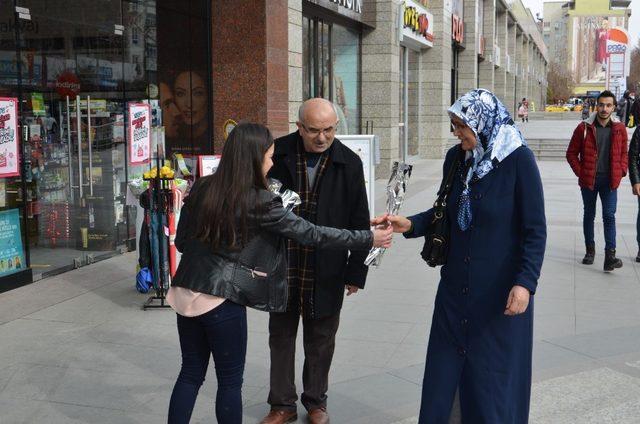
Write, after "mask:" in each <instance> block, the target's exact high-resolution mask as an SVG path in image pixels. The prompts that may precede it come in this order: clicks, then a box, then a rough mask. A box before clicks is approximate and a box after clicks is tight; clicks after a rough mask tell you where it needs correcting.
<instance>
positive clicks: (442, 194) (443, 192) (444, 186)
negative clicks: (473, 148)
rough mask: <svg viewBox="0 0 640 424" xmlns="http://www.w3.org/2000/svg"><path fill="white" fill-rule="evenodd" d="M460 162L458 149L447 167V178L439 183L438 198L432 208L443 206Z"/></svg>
mask: <svg viewBox="0 0 640 424" xmlns="http://www.w3.org/2000/svg"><path fill="white" fill-rule="evenodd" d="M459 161H460V147H458V148H457V149H456V153H455V157H454V158H453V163H452V164H451V167H449V171H448V172H447V176H446V177H445V178H443V179H442V182H441V183H440V189H439V190H438V198H437V199H436V202H435V204H434V206H436V207H437V206H444V205H445V202H444V201H445V199H446V198H447V196H449V192H451V186H452V185H453V177H454V176H455V173H456V169H457V168H458V162H459Z"/></svg>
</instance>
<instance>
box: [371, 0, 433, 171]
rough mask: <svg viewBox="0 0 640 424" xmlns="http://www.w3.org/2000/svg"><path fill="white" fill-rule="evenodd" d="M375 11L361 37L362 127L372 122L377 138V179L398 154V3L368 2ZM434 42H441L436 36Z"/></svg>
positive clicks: (389, 168)
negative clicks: (378, 147)
mask: <svg viewBox="0 0 640 424" xmlns="http://www.w3.org/2000/svg"><path fill="white" fill-rule="evenodd" d="M368 7H370V8H375V13H370V14H368V15H367V16H366V17H365V19H366V18H367V17H369V16H371V17H373V18H372V19H373V21H368V23H370V24H372V25H375V27H376V29H375V30H373V31H365V33H364V34H363V36H362V118H361V120H362V121H361V124H362V127H363V128H364V127H365V123H366V122H367V121H371V122H373V127H374V130H373V132H374V133H375V134H376V135H378V136H379V137H380V164H379V165H378V166H376V178H383V177H388V176H389V173H390V171H391V165H392V164H393V161H394V160H397V158H398V154H399V144H398V143H399V131H398V123H399V122H400V87H399V81H400V58H399V53H400V50H399V47H398V46H399V44H398V32H397V31H398V13H399V12H398V10H399V9H398V5H397V4H395V3H394V2H392V1H378V2H369V3H368ZM436 40H437V41H436V42H441V39H440V37H436Z"/></svg>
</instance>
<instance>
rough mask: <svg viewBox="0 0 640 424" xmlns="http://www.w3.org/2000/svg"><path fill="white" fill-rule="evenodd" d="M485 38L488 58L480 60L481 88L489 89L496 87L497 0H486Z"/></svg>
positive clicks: (486, 56)
mask: <svg viewBox="0 0 640 424" xmlns="http://www.w3.org/2000/svg"><path fill="white" fill-rule="evenodd" d="M483 24H484V27H483V31H484V38H485V48H484V57H485V58H486V59H485V60H483V61H482V62H480V88H486V89H487V90H492V91H493V89H494V87H493V84H494V64H493V62H494V59H493V54H494V52H493V45H494V44H495V42H496V37H495V27H496V0H484V23H483Z"/></svg>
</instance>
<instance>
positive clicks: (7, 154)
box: [0, 97, 20, 178]
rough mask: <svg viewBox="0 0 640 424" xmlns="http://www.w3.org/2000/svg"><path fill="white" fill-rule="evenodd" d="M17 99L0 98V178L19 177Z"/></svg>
mask: <svg viewBox="0 0 640 424" xmlns="http://www.w3.org/2000/svg"><path fill="white" fill-rule="evenodd" d="M19 142H20V137H19V134H18V99H16V98H14V97H0V178H3V177H15V176H18V175H20V169H19V168H18V166H19V155H18V144H19Z"/></svg>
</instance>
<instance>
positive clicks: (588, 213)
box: [581, 176, 618, 249]
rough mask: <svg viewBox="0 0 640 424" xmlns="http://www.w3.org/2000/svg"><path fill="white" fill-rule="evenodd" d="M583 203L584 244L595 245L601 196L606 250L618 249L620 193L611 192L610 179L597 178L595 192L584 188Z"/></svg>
mask: <svg viewBox="0 0 640 424" xmlns="http://www.w3.org/2000/svg"><path fill="white" fill-rule="evenodd" d="M581 191H582V203H583V204H584V218H583V221H582V225H583V230H584V242H585V244H586V245H587V246H589V245H593V244H595V240H594V228H593V227H594V221H595V218H596V200H597V198H598V196H600V202H602V222H603V224H604V241H605V246H604V247H605V249H615V248H616V207H617V204H618V191H617V190H611V186H610V184H609V177H607V176H597V177H596V183H595V185H594V187H593V190H589V189H588V188H582V189H581Z"/></svg>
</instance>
